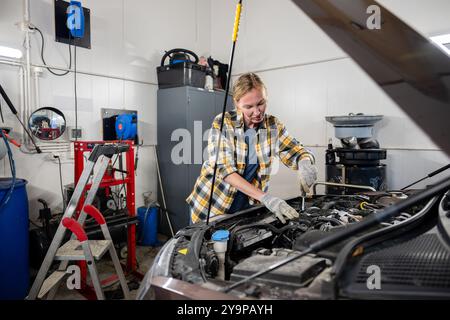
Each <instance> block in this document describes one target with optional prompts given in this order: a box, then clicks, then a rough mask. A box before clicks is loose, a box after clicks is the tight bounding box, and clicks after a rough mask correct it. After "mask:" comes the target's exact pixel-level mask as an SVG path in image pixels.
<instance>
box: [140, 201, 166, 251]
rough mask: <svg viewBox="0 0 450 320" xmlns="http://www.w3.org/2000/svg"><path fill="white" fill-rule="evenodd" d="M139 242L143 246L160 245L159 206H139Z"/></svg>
mask: <svg viewBox="0 0 450 320" xmlns="http://www.w3.org/2000/svg"><path fill="white" fill-rule="evenodd" d="M137 213H138V214H137V215H138V221H139V225H138V243H139V244H140V245H142V246H152V247H157V246H159V245H160V244H159V241H158V208H157V207H152V206H150V207H139V208H138V210H137Z"/></svg>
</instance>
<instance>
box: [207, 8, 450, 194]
mask: <svg viewBox="0 0 450 320" xmlns="http://www.w3.org/2000/svg"><path fill="white" fill-rule="evenodd" d="M380 3H381V4H383V5H384V6H386V7H387V8H388V9H390V10H392V11H393V12H394V13H395V14H396V15H398V16H399V17H400V18H402V19H404V20H405V21H406V22H407V23H408V24H410V25H411V26H413V27H415V28H417V30H419V32H421V33H423V34H426V35H434V34H437V33H441V32H449V31H450V22H449V20H448V19H447V18H446V16H445V14H446V13H448V12H449V10H450V2H449V1H446V0H433V1H424V0H414V1H404V0H382V1H380ZM234 6H235V1H213V2H212V6H211V16H212V24H211V26H212V40H211V46H212V54H213V56H215V57H216V58H217V59H219V60H222V61H228V59H229V58H228V56H229V51H230V45H231V43H230V41H229V39H230V34H231V32H232V28H233V22H234V18H233V17H234ZM248 71H253V72H257V73H258V74H259V75H260V76H261V77H262V78H263V80H264V81H265V82H266V85H267V87H268V93H269V112H270V113H272V114H274V115H276V116H278V117H279V118H280V119H281V120H282V121H283V122H284V123H285V124H286V126H287V128H288V130H289V131H290V133H291V134H292V135H293V136H295V137H297V138H299V139H300V140H301V141H302V142H303V143H304V144H305V145H307V146H311V147H312V149H313V150H314V151H315V152H316V155H317V158H318V160H319V170H320V172H319V179H320V180H324V156H325V155H324V151H325V147H326V144H327V141H328V139H329V138H334V128H333V127H332V126H331V125H329V124H327V123H326V122H325V116H327V115H345V114H348V113H349V112H355V113H356V112H364V113H365V114H382V115H384V116H385V118H384V120H383V122H382V123H380V124H379V125H377V127H376V137H377V138H378V139H379V141H380V144H381V146H382V147H384V148H387V149H388V159H387V161H385V163H387V165H388V179H389V180H388V184H389V187H390V188H400V187H403V186H405V185H406V184H408V183H409V182H411V181H414V180H415V179H418V178H420V177H422V176H424V175H425V174H427V173H429V172H431V171H432V170H435V169H437V168H439V167H440V166H442V165H445V164H446V163H448V162H449V161H450V158H449V157H448V156H446V155H445V154H444V153H443V152H441V151H439V149H438V147H437V146H436V145H434V144H433V143H432V141H431V140H430V139H429V138H428V137H427V135H426V134H424V133H423V131H422V130H421V129H420V128H419V127H418V126H416V125H415V124H414V123H413V122H412V121H411V120H410V119H409V118H408V117H407V116H406V115H405V113H404V112H403V111H402V110H401V109H400V108H399V107H397V106H396V105H395V104H394V103H393V102H392V101H391V100H390V98H388V97H387V96H386V95H385V94H384V92H382V90H380V89H379V88H378V86H377V85H376V84H375V83H374V82H373V81H372V80H371V79H370V78H369V77H368V76H367V75H366V74H365V73H364V72H363V71H362V70H361V69H360V68H359V66H357V65H356V64H355V63H354V62H353V61H352V60H351V59H350V58H348V56H347V55H346V54H345V53H344V52H343V51H342V50H341V49H340V48H338V47H337V46H336V45H335V44H334V42H333V41H332V40H331V39H329V38H328V37H327V36H326V35H325V34H324V33H323V32H322V31H321V30H320V29H319V28H318V27H317V26H316V25H315V24H314V23H313V22H312V21H311V20H310V19H309V18H308V17H307V16H306V15H305V14H304V13H303V12H302V11H301V10H299V9H298V8H297V7H296V6H295V5H294V4H293V3H292V2H291V1H290V0H278V1H273V0H247V1H245V2H244V6H243V15H242V23H241V28H240V33H239V40H238V44H237V49H236V56H235V65H234V70H233V74H234V75H239V74H240V73H243V72H248ZM335 142H337V141H336V140H335ZM429 182H430V181H427V182H426V183H429ZM423 185H424V184H421V185H418V186H423ZM297 186H298V179H297V176H296V174H295V173H292V172H291V171H290V170H289V169H286V168H284V167H282V166H281V167H280V170H279V172H278V174H276V175H275V176H274V177H273V179H272V182H271V188H272V191H273V192H274V193H276V194H279V195H281V196H284V197H288V196H295V195H297V192H298V187H297Z"/></svg>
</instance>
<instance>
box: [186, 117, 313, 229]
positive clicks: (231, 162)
mask: <svg viewBox="0 0 450 320" xmlns="http://www.w3.org/2000/svg"><path fill="white" fill-rule="evenodd" d="M221 118H222V115H221V114H219V115H218V116H216V118H215V119H214V121H213V124H212V128H211V130H210V132H209V135H208V147H207V157H208V158H207V160H205V161H204V163H203V166H202V169H201V172H200V176H199V177H198V178H197V181H196V183H195V186H194V189H193V191H192V193H191V194H190V195H189V197H188V198H187V199H186V201H187V203H188V204H189V205H190V207H191V212H192V214H191V219H192V222H193V223H196V222H199V221H201V220H206V216H207V214H208V202H209V196H210V193H211V184H212V177H213V172H214V162H215V159H216V147H217V144H218V139H219V133H220V122H221ZM256 141H257V142H256V153H257V156H258V165H259V168H258V170H257V177H256V178H255V179H254V180H253V181H252V182H251V183H252V184H253V185H254V186H255V187H257V188H259V189H261V190H262V191H263V192H266V191H267V189H268V187H269V179H270V172H271V165H272V162H273V158H274V156H275V155H277V156H278V157H279V158H280V160H281V162H283V163H284V164H285V165H286V166H287V167H289V168H291V169H294V170H298V161H299V160H300V159H303V158H305V157H308V158H310V159H311V161H312V162H314V156H313V155H312V153H310V152H309V151H308V150H306V149H305V148H304V147H303V146H302V145H301V144H300V143H299V142H298V141H297V140H296V139H295V138H293V137H291V136H290V135H289V133H288V132H287V130H286V127H285V126H284V125H283V124H282V123H281V122H280V121H279V120H278V119H277V118H276V117H274V116H271V115H267V114H266V115H265V117H264V121H263V122H262V124H261V126H260V128H259V130H258V132H257V139H256ZM246 154H247V144H246V143H245V136H244V120H243V116H242V113H241V112H240V111H237V110H233V111H229V112H226V113H225V121H224V126H223V132H222V139H221V143H220V150H219V158H218V165H217V176H216V181H215V186H214V195H213V200H212V205H211V214H210V216H211V217H213V216H216V215H221V214H224V213H226V212H227V210H228V209H229V208H230V206H231V203H232V202H233V199H234V196H235V194H236V192H237V189H236V188H234V187H233V186H231V185H230V184H228V183H227V182H225V181H224V179H225V177H226V176H228V175H229V174H231V173H233V172H237V173H238V174H240V175H242V174H243V173H244V170H245V158H246ZM255 202H256V200H254V199H250V203H251V204H254V203H255Z"/></svg>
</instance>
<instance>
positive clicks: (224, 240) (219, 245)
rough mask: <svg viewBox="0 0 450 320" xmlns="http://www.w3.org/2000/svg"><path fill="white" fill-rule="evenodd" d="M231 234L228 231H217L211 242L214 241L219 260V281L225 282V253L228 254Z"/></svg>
mask: <svg viewBox="0 0 450 320" xmlns="http://www.w3.org/2000/svg"><path fill="white" fill-rule="evenodd" d="M229 237H230V232H229V231H228V230H217V231H216V232H214V233H213V235H212V238H211V240H212V241H213V247H214V251H215V252H216V254H217V257H218V259H219V271H218V273H217V277H216V278H218V279H221V280H225V253H226V252H227V244H228V238H229Z"/></svg>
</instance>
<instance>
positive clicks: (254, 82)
mask: <svg viewBox="0 0 450 320" xmlns="http://www.w3.org/2000/svg"><path fill="white" fill-rule="evenodd" d="M253 89H260V90H261V91H262V93H263V95H264V97H266V96H267V90H266V86H265V85H264V82H263V81H262V80H261V78H260V77H259V76H258V75H257V74H255V73H251V72H249V73H244V74H243V75H241V76H240V77H239V78H238V79H237V80H236V82H235V83H234V85H233V100H234V103H235V104H236V103H237V102H238V101H239V100H240V99H241V98H242V97H243V96H244V95H245V94H247V93H249V92H250V91H252V90H253Z"/></svg>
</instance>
